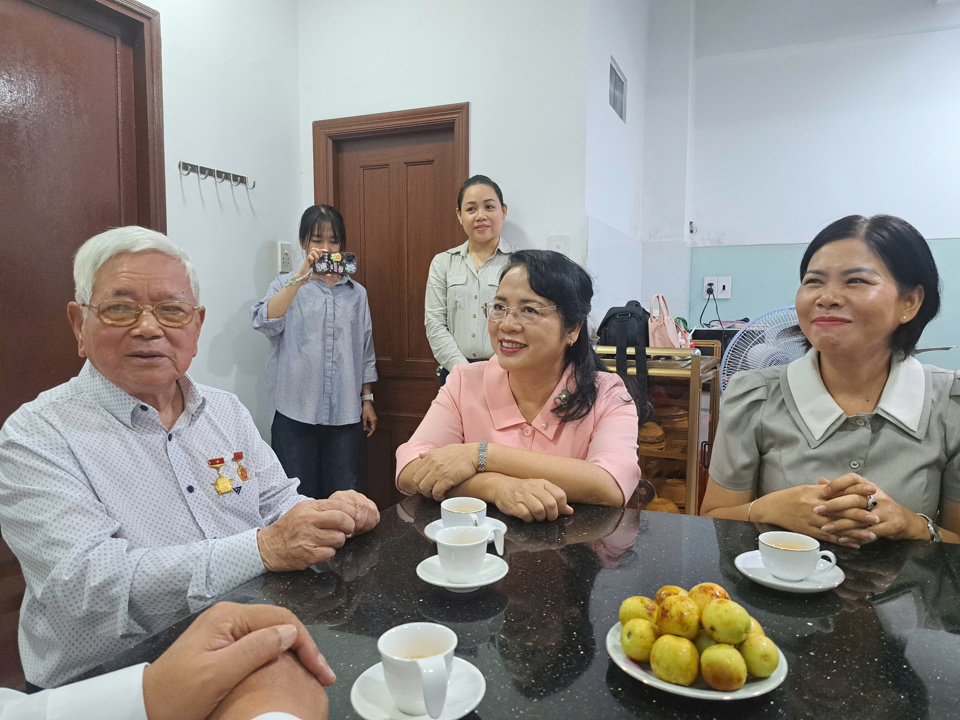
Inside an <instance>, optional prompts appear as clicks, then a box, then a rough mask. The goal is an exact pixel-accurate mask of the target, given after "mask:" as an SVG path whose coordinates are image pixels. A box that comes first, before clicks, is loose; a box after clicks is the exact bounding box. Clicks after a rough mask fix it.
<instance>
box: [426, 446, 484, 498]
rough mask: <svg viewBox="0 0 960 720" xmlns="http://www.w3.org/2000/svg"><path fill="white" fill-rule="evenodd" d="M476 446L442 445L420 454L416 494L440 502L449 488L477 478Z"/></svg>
mask: <svg viewBox="0 0 960 720" xmlns="http://www.w3.org/2000/svg"><path fill="white" fill-rule="evenodd" d="M477 453H478V450H477V443H466V444H455V445H445V446H443V447H440V448H436V449H434V450H430V451H429V452H425V453H421V454H420V459H421V460H422V461H423V462H421V463H420V467H418V468H417V472H416V474H414V476H413V482H414V484H415V485H416V488H417V492H419V493H420V494H421V495H423V496H424V497H428V498H433V499H434V500H443V499H444V497H446V494H447V492H448V491H449V490H450V488H452V487H455V486H456V485H459V484H460V483H462V482H463V481H464V480H469V479H470V478H472V477H473V476H474V475H476V474H477V458H478V455H477Z"/></svg>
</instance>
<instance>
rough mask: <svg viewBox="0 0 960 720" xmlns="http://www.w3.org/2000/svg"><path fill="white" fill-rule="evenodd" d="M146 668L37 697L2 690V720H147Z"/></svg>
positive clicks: (91, 680) (66, 686)
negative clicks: (145, 703) (145, 697)
mask: <svg viewBox="0 0 960 720" xmlns="http://www.w3.org/2000/svg"><path fill="white" fill-rule="evenodd" d="M145 667H146V663H143V664H141V665H134V666H132V667H128V668H124V669H123V670H117V671H116V672H112V673H108V674H107V675H101V676H100V677H95V678H90V679H89V680H83V681H81V682H77V683H72V684H70V685H64V686H63V687H58V688H53V689H52V690H43V691H42V692H38V693H36V694H34V695H24V694H23V693H18V692H16V691H15V690H7V689H0V720H147V711H146V709H145V708H144V706H143V669H144V668H145ZM278 720H279V719H278Z"/></svg>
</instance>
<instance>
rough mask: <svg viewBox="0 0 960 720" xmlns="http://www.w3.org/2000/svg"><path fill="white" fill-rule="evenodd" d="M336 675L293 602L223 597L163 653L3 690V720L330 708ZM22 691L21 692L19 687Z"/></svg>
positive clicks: (178, 717) (233, 715)
mask: <svg viewBox="0 0 960 720" xmlns="http://www.w3.org/2000/svg"><path fill="white" fill-rule="evenodd" d="M335 680H336V676H335V675H334V673H333V671H332V670H331V669H330V667H329V666H328V665H327V662H326V660H325V659H324V657H323V655H321V654H320V652H319V650H317V646H316V644H315V643H314V642H313V639H312V638H311V637H310V634H309V633H308V632H307V629H306V628H305V627H304V626H303V624H302V623H301V622H300V621H299V620H298V619H297V618H296V616H295V615H294V614H293V613H291V612H290V611H288V610H284V609H282V608H278V607H272V606H269V605H235V604H233V603H218V604H217V605H215V606H214V607H212V608H210V609H209V610H207V611H206V612H204V613H203V614H202V615H200V617H198V618H197V619H196V620H195V621H194V623H193V624H192V625H191V626H190V627H189V628H187V630H186V631H184V633H183V635H181V636H180V638H178V639H177V641H176V642H174V643H173V645H171V646H170V647H169V648H168V649H167V651H166V652H165V653H163V655H161V656H160V657H159V658H158V659H157V660H156V662H154V663H152V664H150V665H147V666H143V665H139V666H135V667H131V668H125V669H124V670H119V671H117V672H114V673H110V674H108V675H102V676H100V677H96V678H91V679H89V680H84V681H82V682H78V683H74V684H72V685H66V686H64V687H61V688H55V689H52V690H44V691H43V692H40V693H37V694H35V695H30V696H21V695H19V694H13V693H12V691H10V692H8V693H5V695H4V696H0V718H2V720H36V719H38V718H48V719H50V720H60V719H61V718H62V719H63V720H66V719H67V718H69V719H70V720H86V719H87V718H89V719H91V720H92V719H93V718H97V719H98V720H133V719H137V720H142V719H143V718H146V719H147V720H202V719H203V718H206V717H210V716H211V713H213V715H212V717H217V718H223V719H224V720H227V719H229V720H239V719H240V718H244V719H247V720H248V719H249V718H254V717H257V716H259V715H261V714H262V713H265V712H286V713H289V717H291V718H300V719H301V720H308V719H310V720H312V719H314V718H316V719H318V720H319V719H320V718H324V719H325V718H326V717H327V698H326V693H325V692H324V691H323V687H322V686H324V685H332V684H333V682H334V681H335ZM14 695H16V697H14Z"/></svg>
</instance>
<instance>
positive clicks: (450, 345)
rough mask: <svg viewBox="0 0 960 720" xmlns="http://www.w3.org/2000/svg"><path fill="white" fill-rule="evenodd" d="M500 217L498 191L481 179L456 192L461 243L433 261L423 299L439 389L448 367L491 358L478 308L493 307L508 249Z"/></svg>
mask: <svg viewBox="0 0 960 720" xmlns="http://www.w3.org/2000/svg"><path fill="white" fill-rule="evenodd" d="M506 217H507V206H506V205H505V204H504V202H503V193H502V192H501V191H500V186H499V185H497V184H496V183H495V182H494V181H493V180H491V179H490V178H488V177H487V176H486V175H474V176H473V177H472V178H470V179H469V180H467V181H466V182H465V183H464V184H463V187H461V188H460V194H459V195H458V196H457V220H458V221H459V222H460V225H461V227H462V228H463V231H464V232H465V233H466V234H467V241H466V242H465V243H463V244H462V245H459V246H458V247H455V248H451V249H450V250H446V251H444V252H442V253H440V254H439V255H437V256H436V257H434V258H433V262H431V263H430V273H429V276H428V277H427V292H426V297H425V298H424V312H423V315H424V325H425V326H426V329H427V340H429V342H430V349H431V350H432V351H433V356H434V357H435V358H436V359H437V362H438V363H440V380H441V384H443V382H444V381H445V380H446V378H447V374H448V373H449V372H450V371H451V370H453V366H454V365H465V364H467V363H468V362H476V361H478V360H487V359H489V358H490V357H491V356H492V355H493V347H491V345H490V337H489V335H488V334H487V321H486V318H484V316H483V312H482V308H483V305H484V303H492V302H493V296H494V294H495V293H496V290H497V284H498V283H499V282H500V272H501V271H502V270H503V268H504V267H506V265H507V262H509V260H510V253H511V252H512V250H513V248H511V247H510V246H509V245H508V244H507V243H506V242H505V241H503V240H501V239H500V229H501V228H502V227H503V221H504V220H505V219H506Z"/></svg>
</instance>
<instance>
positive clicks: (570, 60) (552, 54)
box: [298, 0, 587, 261]
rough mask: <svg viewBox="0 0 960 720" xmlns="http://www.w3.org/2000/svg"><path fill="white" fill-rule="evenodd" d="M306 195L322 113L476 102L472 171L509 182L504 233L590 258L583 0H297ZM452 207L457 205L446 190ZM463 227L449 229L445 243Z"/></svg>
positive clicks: (307, 196)
mask: <svg viewBox="0 0 960 720" xmlns="http://www.w3.org/2000/svg"><path fill="white" fill-rule="evenodd" d="M298 7H299V21H298V23H299V24H298V27H299V51H300V96H301V105H300V122H299V135H300V139H301V142H302V150H301V158H300V159H301V168H302V173H303V174H302V187H301V194H300V198H301V204H303V205H304V206H306V204H308V203H311V202H312V200H313V159H312V153H313V140H312V137H311V130H310V128H311V123H313V122H314V121H316V120H325V119H329V118H337V117H346V116H351V115H363V114H368V113H378V112H388V111H393V110H404V109H409V108H417V107H428V106H432V105H444V104H448V103H459V102H469V103H470V172H471V174H474V173H483V174H485V175H489V176H490V177H492V178H493V179H494V180H496V181H497V182H498V183H499V184H500V186H501V188H502V189H503V192H504V196H505V200H506V202H507V204H508V205H509V208H510V213H509V217H508V219H507V223H506V225H505V227H504V230H503V235H504V237H505V238H507V239H508V240H510V241H511V242H514V243H516V244H518V245H519V246H521V247H539V248H543V247H546V241H547V237H549V236H550V235H558V234H562V235H569V236H570V237H571V243H570V245H571V249H570V255H571V256H572V257H574V258H577V259H580V260H581V261H582V260H583V258H585V257H586V239H587V223H586V216H585V213H584V185H585V181H584V166H585V152H586V151H585V127H586V117H585V112H584V109H583V97H584V84H585V56H586V33H585V32H584V28H585V27H586V22H587V4H586V2H584V1H583V0H524V1H523V2H515V1H514V0H486V1H485V2H447V1H444V0H405V1H404V2H402V3H401V2H394V1H392V0H369V1H368V2H363V3H357V2H343V1H342V0H319V1H315V0H300V2H299V5H298ZM449 211H450V212H451V213H452V212H455V211H456V197H455V196H451V198H450V207H449ZM464 239H465V237H451V238H450V239H449V244H450V246H453V245H457V244H459V243H461V242H463V240H464Z"/></svg>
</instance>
